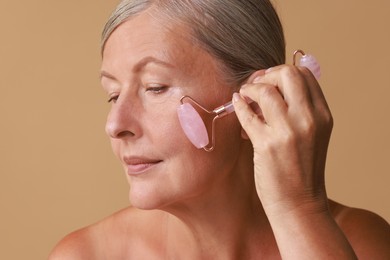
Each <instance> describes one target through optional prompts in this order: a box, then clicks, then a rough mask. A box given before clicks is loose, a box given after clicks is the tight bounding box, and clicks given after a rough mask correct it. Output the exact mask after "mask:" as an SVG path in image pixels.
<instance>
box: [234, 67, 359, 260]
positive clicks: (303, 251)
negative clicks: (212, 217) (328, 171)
mask: <svg viewBox="0 0 390 260" xmlns="http://www.w3.org/2000/svg"><path fill="white" fill-rule="evenodd" d="M256 74H257V77H256V78H255V79H254V80H253V82H252V83H248V84H246V85H244V86H243V87H242V88H241V90H240V94H237V93H236V94H235V95H234V96H233V104H234V107H235V111H236V114H237V117H238V119H239V121H240V123H241V125H242V127H243V129H244V130H245V132H246V134H244V136H248V137H249V139H250V140H251V142H252V145H253V149H254V174H255V184H256V190H257V194H258V196H259V198H260V200H261V202H262V205H263V208H264V211H265V213H266V214H267V217H268V220H269V222H270V224H271V227H272V230H273V233H274V235H275V238H276V241H277V244H278V247H279V250H280V253H281V255H282V258H290V259H291V258H292V259H295V258H297V259H355V257H356V256H355V254H354V251H353V249H352V247H351V246H350V244H349V242H348V240H347V239H346V238H345V236H344V234H343V232H342V231H341V229H340V228H339V227H338V225H337V224H336V222H335V221H334V219H333V218H332V216H331V214H330V212H329V209H328V206H327V196H326V191H325V184H324V171H325V161H326V154H327V149H328V144H329V139H330V135H331V132H332V127H333V119H332V115H331V113H330V111H329V107H328V105H327V103H326V101H325V98H324V95H323V93H322V91H321V88H320V86H319V84H318V82H317V81H316V80H315V78H314V76H313V75H312V74H311V72H310V71H309V70H308V69H307V68H303V67H295V66H289V65H281V66H278V67H274V68H271V69H268V70H266V71H258V72H256ZM245 99H251V100H253V101H254V102H255V104H257V105H258V106H259V108H260V109H253V103H252V104H250V105H248V103H247V102H245ZM259 111H261V112H260V113H259Z"/></svg>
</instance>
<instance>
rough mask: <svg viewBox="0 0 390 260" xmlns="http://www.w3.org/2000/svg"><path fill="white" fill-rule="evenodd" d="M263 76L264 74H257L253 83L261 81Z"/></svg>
mask: <svg viewBox="0 0 390 260" xmlns="http://www.w3.org/2000/svg"><path fill="white" fill-rule="evenodd" d="M262 78H263V76H257V77H256V78H255V79H254V80H253V83H259V82H260V81H261V79H262Z"/></svg>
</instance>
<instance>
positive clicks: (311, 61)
mask: <svg viewBox="0 0 390 260" xmlns="http://www.w3.org/2000/svg"><path fill="white" fill-rule="evenodd" d="M299 65H300V66H303V67H307V68H308V69H309V70H310V71H311V72H312V73H313V75H314V77H316V79H319V78H320V76H321V69H320V64H319V63H318V62H317V60H316V58H314V56H312V55H310V54H306V55H303V56H302V57H301V59H300V61H299Z"/></svg>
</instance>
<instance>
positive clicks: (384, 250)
mask: <svg viewBox="0 0 390 260" xmlns="http://www.w3.org/2000/svg"><path fill="white" fill-rule="evenodd" d="M329 208H330V211H331V212H332V216H333V218H334V219H335V221H336V223H337V224H338V226H339V227H340V228H341V229H342V230H343V232H344V233H345V234H346V236H347V238H348V240H349V241H350V243H351V245H352V247H353V248H354V250H355V252H356V254H357V256H358V257H359V259H388V256H389V254H390V252H389V247H388V243H387V242H388V241H389V239H390V237H389V232H390V228H389V225H388V224H387V223H386V221H385V220H383V219H382V218H380V217H379V216H378V215H375V214H373V213H371V212H368V211H365V210H361V209H355V208H349V207H346V206H343V205H341V204H338V203H336V202H334V201H329ZM214 223H216V222H214ZM176 225H177V227H176ZM183 228H185V226H184V227H183V223H180V221H179V220H178V219H177V218H175V217H174V216H172V215H170V214H168V213H166V212H164V211H159V210H152V211H142V210H139V209H136V208H132V207H129V208H126V209H123V210H121V211H119V212H117V213H115V214H113V215H112V216H110V217H108V218H106V219H104V220H102V221H100V222H99V223H96V224H94V225H91V226H89V227H86V228H84V229H81V230H78V231H76V232H73V233H71V234H69V235H68V236H67V237H65V238H64V239H63V240H62V241H61V243H60V244H59V245H58V246H57V247H56V248H55V250H54V251H53V253H52V255H51V257H50V259H75V260H77V259H96V260H99V259H139V258H145V259H261V257H266V258H267V259H280V258H281V257H280V253H279V250H278V248H277V245H276V242H275V240H274V239H273V234H272V231H271V230H270V227H269V225H265V226H264V227H263V230H262V232H261V236H262V238H261V239H260V240H259V241H260V242H259V243H254V242H253V240H249V241H248V242H245V243H244V241H241V242H239V243H238V244H239V245H240V247H241V248H239V249H238V250H237V252H235V254H234V255H233V256H231V257H228V258H226V256H224V250H225V249H224V247H223V245H221V246H220V247H218V248H217V249H216V250H215V253H216V255H209V256H206V255H201V253H200V252H201V250H199V251H197V250H194V248H191V242H188V243H187V239H186V236H185V235H183V237H182V236H181V235H180V234H181V233H179V232H177V230H178V229H180V230H181V229H183ZM248 238H249V237H248ZM266 238H267V239H266ZM263 239H264V240H263ZM261 241H267V243H264V242H263V243H262V242H261ZM270 241H272V242H270ZM243 245H251V246H243ZM250 247H252V248H250ZM248 251H250V252H254V254H249V253H248Z"/></svg>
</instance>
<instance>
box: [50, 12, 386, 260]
mask: <svg viewBox="0 0 390 260" xmlns="http://www.w3.org/2000/svg"><path fill="white" fill-rule="evenodd" d="M151 12H152V11H150V12H149V11H148V12H146V11H145V12H143V13H141V14H139V15H138V16H136V17H135V18H132V19H130V20H128V21H126V22H125V23H124V24H122V25H120V26H119V27H118V28H117V29H116V31H114V33H113V34H112V35H111V37H110V38H109V40H108V41H107V44H106V47H105V50H104V53H103V64H102V85H103V88H104V89H105V90H106V91H107V94H108V97H109V99H110V100H111V101H112V103H113V104H112V108H111V111H110V113H109V115H108V118H107V125H106V131H107V134H108V136H109V138H110V140H111V143H112V148H113V151H114V153H115V154H116V155H117V157H118V158H119V160H120V161H121V163H122V164H123V167H124V169H125V172H126V177H127V180H128V182H129V184H130V186H131V189H130V192H129V198H130V201H131V203H132V205H133V206H134V207H131V208H127V209H124V210H122V211H120V212H118V213H116V214H113V215H112V216H110V217H108V218H106V219H104V220H102V221H100V222H99V223H97V224H94V225H91V226H89V227H86V228H84V229H81V230H79V231H76V232H74V233H72V234H70V235H68V236H67V237H65V238H64V239H63V240H62V241H61V242H60V243H59V244H58V246H57V247H56V248H55V249H54V251H53V252H52V254H51V256H50V259H51V260H56V259H76V260H77V259H261V258H265V259H280V258H286V259H355V258H356V257H359V259H389V257H390V248H389V247H388V245H389V244H390V228H389V225H388V223H387V222H386V221H384V220H383V219H382V218H380V217H379V216H377V215H375V214H373V213H370V212H368V211H364V210H359V209H352V208H348V207H345V206H343V205H340V204H337V203H335V202H333V201H329V200H328V198H327V196H326V191H325V185H324V172H325V159H326V152H327V146H328V142H329V138H330V134H331V130H332V116H331V114H330V111H329V109H328V107H327V104H326V101H325V98H324V97H323V95H322V92H321V89H320V86H319V85H318V83H317V82H316V81H315V79H314V78H313V76H312V75H311V73H309V72H308V71H307V69H304V68H297V67H293V66H287V65H283V66H280V67H276V68H272V69H270V70H267V71H264V70H260V71H257V72H256V73H254V74H253V75H252V76H251V77H250V79H248V82H247V84H245V85H243V86H241V88H240V91H239V93H240V94H235V95H234V98H233V102H234V106H235V109H236V116H235V115H232V116H228V117H226V118H224V119H223V120H221V121H220V122H218V128H217V129H216V135H217V136H218V138H217V143H216V149H215V151H213V152H212V153H206V152H205V151H203V150H198V149H196V148H195V147H194V146H193V145H192V144H191V143H190V142H189V141H188V139H187V138H186V137H185V135H184V133H183V131H182V129H181V127H180V125H179V123H178V120H177V115H176V108H177V106H178V105H179V104H180V103H179V100H180V97H181V96H182V95H190V96H192V97H193V98H195V99H197V100H198V101H201V102H202V104H204V105H205V106H207V107H210V108H215V107H217V106H219V105H221V104H222V103H224V102H226V101H228V100H230V99H231V97H232V95H233V92H234V90H235V89H236V90H237V89H238V87H237V86H229V84H228V83H227V82H226V81H225V80H224V79H225V75H224V74H223V73H222V70H221V69H220V68H221V66H220V64H219V61H217V60H215V58H213V57H212V56H211V55H209V54H208V53H207V52H206V51H204V50H203V49H201V48H200V47H199V46H196V45H194V44H192V43H191V41H189V40H188V39H189V37H186V35H188V31H186V28H180V27H179V26H177V27H175V32H171V31H169V30H168V31H167V30H165V27H164V26H162V24H164V23H162V22H161V21H158V20H156V19H154V18H153V17H155V16H154V15H153V13H152V14H151ZM243 97H245V98H250V99H252V100H253V101H255V104H258V106H259V108H260V109H261V114H259V110H258V109H253V107H251V106H249V105H248V104H247V103H246V102H245V101H244V98H243ZM156 129H158V131H156ZM225 129H229V131H225ZM167 137H169V138H167Z"/></svg>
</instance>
